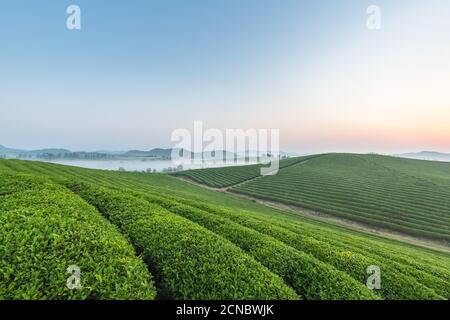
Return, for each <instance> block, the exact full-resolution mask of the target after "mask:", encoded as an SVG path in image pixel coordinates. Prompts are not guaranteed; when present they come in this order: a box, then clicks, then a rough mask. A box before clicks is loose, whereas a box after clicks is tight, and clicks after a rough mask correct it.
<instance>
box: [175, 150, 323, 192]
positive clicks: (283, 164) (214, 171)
mask: <svg viewBox="0 0 450 320" xmlns="http://www.w3.org/2000/svg"><path fill="white" fill-rule="evenodd" d="M314 157H316V156H306V157H300V158H289V159H283V160H280V162H279V168H287V167H289V166H292V165H294V164H298V163H301V162H305V161H307V160H308V159H311V158H314ZM264 166H267V167H268V165H261V164H254V165H247V166H231V167H222V168H208V169H199V170H186V171H181V172H177V173H175V174H174V175H175V176H181V177H186V178H190V179H192V180H194V181H196V182H199V183H202V184H205V185H207V186H210V187H214V188H225V187H230V186H233V185H236V184H239V183H242V182H245V181H247V180H250V179H254V178H257V177H260V176H261V168H262V167H264Z"/></svg>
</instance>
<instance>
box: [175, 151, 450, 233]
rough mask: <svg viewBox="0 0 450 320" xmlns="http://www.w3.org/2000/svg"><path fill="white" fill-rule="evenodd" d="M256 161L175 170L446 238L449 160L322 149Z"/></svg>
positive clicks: (318, 209)
mask: <svg viewBox="0 0 450 320" xmlns="http://www.w3.org/2000/svg"><path fill="white" fill-rule="evenodd" d="M259 168H260V167H259V166H258V165H253V166H241V167H225V168H209V169H199V170H188V171H182V172H179V173H177V174H176V175H179V176H184V177H187V178H190V179H192V180H194V181H196V182H198V183H201V184H205V185H208V186H210V187H216V188H224V187H227V188H229V189H228V190H229V191H231V192H234V193H239V194H243V195H245V196H247V197H249V196H250V197H254V198H258V199H262V200H265V201H272V202H277V203H281V204H284V205H291V206H297V207H299V208H304V209H309V210H311V211H313V212H318V213H319V214H321V213H325V214H329V215H332V216H335V217H339V218H343V219H348V220H353V221H356V222H360V223H363V224H365V225H369V226H371V227H374V228H378V227H379V228H384V229H388V230H391V231H397V232H400V233H403V234H408V235H410V236H416V237H423V238H429V239H437V240H444V241H446V242H450V219H449V218H448V217H449V216H450V199H449V197H448V193H449V190H450V165H449V164H448V163H444V162H442V163H439V162H432V161H420V160H415V159H403V158H399V157H388V156H380V155H373V154H371V155H357V154H325V155H318V156H310V157H303V158H290V159H287V160H282V161H280V170H279V172H278V174H276V175H272V176H263V177H261V176H260V172H259Z"/></svg>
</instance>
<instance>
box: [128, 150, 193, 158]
mask: <svg viewBox="0 0 450 320" xmlns="http://www.w3.org/2000/svg"><path fill="white" fill-rule="evenodd" d="M172 150H177V149H162V148H155V149H152V150H150V151H141V150H131V151H127V152H125V153H124V154H122V156H125V157H150V158H162V159H170V158H171V157H172ZM179 152H189V151H188V150H184V149H179Z"/></svg>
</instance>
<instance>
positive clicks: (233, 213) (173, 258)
mask: <svg viewBox="0 0 450 320" xmlns="http://www.w3.org/2000/svg"><path fill="white" fill-rule="evenodd" d="M327 157H329V156H321V157H318V158H316V157H314V158H310V159H308V160H306V159H302V158H299V159H296V160H292V159H289V160H290V161H291V162H290V165H285V166H284V169H282V170H280V173H279V175H285V172H287V171H288V170H289V171H292V172H293V174H295V173H296V172H297V171H296V170H298V171H301V169H300V168H303V166H305V167H306V166H309V165H313V166H314V162H315V161H324V160H326V159H327ZM300 159H301V160H300ZM363 159H364V158H363ZM375 160H376V159H373V160H372V161H375ZM382 160H383V159H382ZM355 161H356V160H355ZM383 166H387V164H385V163H384V162H383ZM355 168H357V167H356V166H355ZM228 170H230V169H228ZM237 170H242V169H240V168H239V169H237ZM342 170H343V169H342ZM391 170H394V168H392V169H391ZM395 170H397V171H400V172H401V173H402V174H403V175H405V176H408V175H411V174H412V172H415V171H414V170H415V168H414V167H411V168H409V169H408V167H407V166H406V167H404V166H401V168H395ZM408 170H410V171H408ZM416 174H417V175H419V174H420V177H415V178H416V179H419V180H420V179H423V176H427V177H429V179H433V183H434V184H433V185H434V186H435V187H436V188H437V193H436V194H434V196H435V197H438V194H439V192H443V190H444V189H440V188H445V185H446V182H445V178H442V177H441V175H442V170H441V169H440V168H439V166H437V167H436V166H435V165H434V164H433V165H430V168H429V170H427V172H426V173H424V172H416ZM237 176H238V175H237ZM276 177H277V176H273V177H264V178H257V179H255V180H252V181H253V182H255V183H256V182H259V181H264V180H265V179H274V178H276ZM352 177H360V176H358V175H357V174H354V175H352ZM382 177H384V176H382ZM360 178H361V177H360ZM354 179H355V178H354ZM410 179H413V178H410ZM233 180H234V181H237V180H238V179H237V178H233ZM392 181H394V179H392ZM253 182H252V183H253ZM420 182H422V184H420V183H418V184H417V185H418V186H419V187H421V188H424V190H425V189H426V186H425V185H424V184H423V180H420ZM228 183H229V182H227V183H225V185H226V184H228ZM238 183H240V182H238ZM249 183H250V182H249ZM217 185H221V186H223V185H224V183H220V182H218V183H217ZM242 186H246V184H243V185H242ZM396 186H397V188H396V189H397V190H398V189H399V188H398V186H399V184H397V185H396ZM428 188H431V187H430V186H428ZM391 190H392V189H391ZM386 194H387V192H386ZM398 201H400V200H398ZM337 203H340V202H337ZM411 203H413V202H411ZM441 207H442V205H441ZM433 208H436V212H437V211H438V208H440V206H439V204H436V206H435V207H433ZM441 209H442V208H441ZM444 211H445V210H444ZM441 213H442V211H441ZM443 216H445V214H443ZM437 217H439V215H436V216H434V217H433V219H437ZM433 219H428V220H430V221H431V220H433ZM421 221H425V220H424V219H422V220H421ZM444 225H445V224H444V223H441V226H444ZM433 226H434V224H433ZM0 235H1V236H0V299H283V300H286V299H448V298H450V255H449V254H447V253H443V252H438V251H433V250H430V249H425V248H420V247H416V246H412V245H409V244H405V243H401V242H398V241H394V240H388V239H385V238H381V237H376V236H373V235H367V234H363V233H360V232H357V231H353V230H350V229H346V228H344V227H338V226H334V225H329V224H325V223H323V222H318V221H314V220H311V219H309V218H306V217H302V216H300V215H296V214H292V213H289V212H284V211H281V210H276V209H272V208H269V207H265V206H262V205H260V204H257V203H254V202H252V201H247V200H244V199H241V198H239V197H236V196H233V195H229V194H225V193H222V192H216V191H211V190H207V189H205V188H201V187H198V186H195V185H192V184H190V183H188V182H184V181H181V180H179V179H177V178H176V177H173V176H169V175H163V174H146V173H128V172H110V171H100V170H90V169H82V168H75V167H69V166H62V165H53V164H46V163H40V162H31V161H29V162H28V161H19V160H0ZM70 265H77V266H79V267H80V269H81V278H80V279H81V288H80V289H77V290H71V289H69V288H68V287H67V285H66V284H67V283H66V280H67V278H68V277H69V276H70V274H67V268H68V266H70ZM370 265H376V266H379V267H380V269H381V288H380V289H379V290H370V289H368V288H367V286H366V280H367V277H368V274H367V267H368V266H370Z"/></svg>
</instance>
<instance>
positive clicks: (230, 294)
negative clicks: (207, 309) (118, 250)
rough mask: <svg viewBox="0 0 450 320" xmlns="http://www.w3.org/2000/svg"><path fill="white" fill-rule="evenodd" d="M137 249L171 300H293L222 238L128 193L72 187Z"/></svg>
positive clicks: (280, 284)
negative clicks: (115, 226)
mask: <svg viewBox="0 0 450 320" xmlns="http://www.w3.org/2000/svg"><path fill="white" fill-rule="evenodd" d="M70 188H71V189H72V190H73V191H75V192H76V193H77V194H79V195H80V196H82V197H83V198H84V199H85V200H86V201H88V202H89V203H91V204H92V205H94V206H96V207H97V208H98V209H99V210H100V211H101V212H103V213H104V214H105V215H106V216H107V217H108V218H109V219H110V221H111V222H112V223H114V224H115V225H117V226H119V227H120V228H121V230H122V231H123V232H124V233H125V234H127V235H128V236H129V237H130V239H131V240H132V242H133V243H134V244H135V245H136V246H137V247H138V248H139V249H140V250H142V254H143V256H144V258H145V259H146V260H147V261H149V263H150V266H151V267H153V268H154V270H155V274H156V277H157V279H158V282H159V285H160V289H161V291H160V294H161V295H162V296H163V297H167V298H170V299H297V298H298V296H297V295H296V294H295V292H294V291H293V290H292V289H290V288H289V287H288V286H286V285H285V284H284V283H283V281H282V280H281V279H280V278H279V277H278V276H276V275H274V274H273V273H271V272H270V271H269V270H268V269H266V268H264V267H263V266H262V265H260V264H259V263H257V262H256V261H254V260H253V259H251V258H250V257H249V256H247V255H246V254H244V253H243V252H242V251H241V250H240V249H239V248H238V247H236V246H234V245H232V244H231V243H229V242H228V241H225V240H224V239H223V238H221V237H219V236H217V235H216V234H214V233H212V232H209V231H208V230H206V229H204V228H202V227H200V226H199V225H197V224H195V223H192V222H191V221H189V220H186V219H184V218H182V217H180V216H178V215H175V214H173V213H171V212H169V211H167V210H165V209H164V208H162V207H160V206H158V205H154V204H150V203H149V202H147V201H145V200H143V199H140V198H137V197H134V196H132V195H128V194H127V193H128V192H126V191H125V192H118V191H112V190H108V189H105V188H98V187H92V186H88V185H86V184H77V183H75V184H72V185H70Z"/></svg>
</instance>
